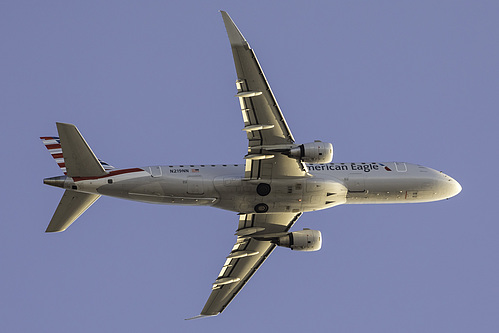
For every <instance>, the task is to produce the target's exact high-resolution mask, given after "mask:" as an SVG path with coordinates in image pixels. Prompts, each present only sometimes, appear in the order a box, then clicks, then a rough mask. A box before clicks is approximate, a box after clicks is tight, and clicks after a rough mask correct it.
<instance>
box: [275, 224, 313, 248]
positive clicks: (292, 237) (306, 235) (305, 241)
mask: <svg viewBox="0 0 499 333" xmlns="http://www.w3.org/2000/svg"><path fill="white" fill-rule="evenodd" d="M275 243H276V244H277V245H279V246H283V247H289V248H290V249H291V250H295V251H318V250H320V249H321V247H322V234H321V232H320V231H318V230H311V229H307V228H305V229H303V230H300V231H294V232H290V233H289V234H287V235H286V236H282V237H279V238H278V239H277V240H276V242H275Z"/></svg>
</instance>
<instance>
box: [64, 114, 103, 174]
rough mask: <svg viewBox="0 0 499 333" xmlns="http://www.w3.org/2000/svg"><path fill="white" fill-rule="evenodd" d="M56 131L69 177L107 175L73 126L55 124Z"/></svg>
mask: <svg viewBox="0 0 499 333" xmlns="http://www.w3.org/2000/svg"><path fill="white" fill-rule="evenodd" d="M57 131H58V132H59V138H60V142H61V147H62V154H63V156H64V163H65V167H66V173H67V175H68V176H69V177H99V176H105V175H106V174H107V172H106V171H105V170H104V168H103V167H102V165H101V163H100V161H99V159H98V158H97V157H96V156H95V154H94V153H93V151H92V149H90V147H89V146H88V144H87V142H86V141H85V139H84V138H83V136H82V135H81V134H80V131H78V129H77V128H76V126H75V125H73V124H64V123H57Z"/></svg>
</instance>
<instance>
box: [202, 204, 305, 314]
mask: <svg viewBox="0 0 499 333" xmlns="http://www.w3.org/2000/svg"><path fill="white" fill-rule="evenodd" d="M301 215H302V213H298V214H294V213H283V214H242V215H240V216H239V228H238V230H237V232H236V235H238V237H237V240H236V243H235V244H234V247H233V248H232V251H231V252H230V254H229V255H228V256H227V259H226V260H225V264H224V265H223V267H222V270H221V271H220V274H218V277H217V279H216V280H215V282H214V283H213V287H212V289H213V290H212V292H211V295H210V297H209V298H208V301H207V302H206V305H205V306H204V308H203V310H202V311H201V315H200V316H201V317H204V316H216V315H218V314H219V313H221V312H222V311H223V310H224V309H225V308H226V307H227V305H229V303H230V302H231V301H232V300H233V299H234V297H236V295H237V293H239V292H240V291H241V289H242V288H243V287H244V285H245V284H246V283H247V282H248V281H249V279H250V278H251V277H252V276H253V274H255V272H256V271H257V270H258V268H260V266H261V265H262V264H263V262H264V261H265V259H267V258H268V256H269V255H270V254H271V253H272V251H273V250H274V248H275V247H276V245H275V244H273V243H271V242H270V241H260V240H256V239H254V238H253V237H258V236H259V235H260V236H261V235H262V234H276V233H285V232H287V231H288V230H289V229H290V228H291V227H292V226H293V224H294V223H295V222H296V220H298V218H299V217H300V216H301ZM200 316H197V317H200ZM197 317H194V318H197Z"/></svg>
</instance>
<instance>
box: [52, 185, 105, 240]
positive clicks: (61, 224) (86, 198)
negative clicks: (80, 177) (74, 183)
mask: <svg viewBox="0 0 499 333" xmlns="http://www.w3.org/2000/svg"><path fill="white" fill-rule="evenodd" d="M99 198H100V195H98V194H88V193H83V192H76V191H72V190H66V192H64V195H63V196H62V198H61V201H60V202H59V206H57V209H56V211H55V213H54V216H52V220H50V223H49V226H48V227H47V230H45V232H60V231H64V230H66V229H67V228H68V227H69V226H70V225H71V223H73V222H74V221H75V220H76V219H77V218H78V217H79V216H80V215H81V214H83V213H84V212H85V211H86V210H87V209H88V208H89V207H90V206H92V204H93V203H94V202H95V201H96V200H97V199H99Z"/></svg>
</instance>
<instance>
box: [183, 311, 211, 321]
mask: <svg viewBox="0 0 499 333" xmlns="http://www.w3.org/2000/svg"><path fill="white" fill-rule="evenodd" d="M216 316H218V313H217V314H216V315H202V314H200V315H197V316H194V317H192V318H186V319H184V320H193V319H201V318H206V317H216Z"/></svg>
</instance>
